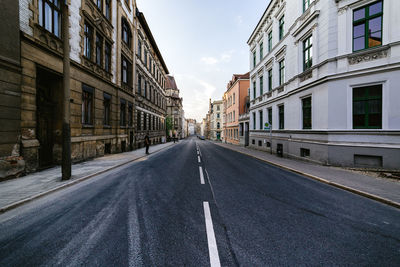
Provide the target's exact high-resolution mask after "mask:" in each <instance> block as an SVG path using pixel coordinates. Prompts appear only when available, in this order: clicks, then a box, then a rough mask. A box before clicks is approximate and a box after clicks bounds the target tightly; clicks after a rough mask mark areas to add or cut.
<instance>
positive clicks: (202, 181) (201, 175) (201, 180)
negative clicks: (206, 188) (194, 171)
mask: <svg viewBox="0 0 400 267" xmlns="http://www.w3.org/2000/svg"><path fill="white" fill-rule="evenodd" d="M199 171H200V182H201V184H204V175H203V169H202V168H201V166H199Z"/></svg>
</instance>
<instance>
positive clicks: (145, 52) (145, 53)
mask: <svg viewBox="0 0 400 267" xmlns="http://www.w3.org/2000/svg"><path fill="white" fill-rule="evenodd" d="M144 65H145V66H146V68H147V50H146V48H145V49H144Z"/></svg>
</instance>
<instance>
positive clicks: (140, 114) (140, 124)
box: [136, 111, 142, 131]
mask: <svg viewBox="0 0 400 267" xmlns="http://www.w3.org/2000/svg"><path fill="white" fill-rule="evenodd" d="M136 124H137V130H138V131H141V130H142V112H140V111H138V113H137V118H136Z"/></svg>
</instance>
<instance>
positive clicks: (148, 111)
mask: <svg viewBox="0 0 400 267" xmlns="http://www.w3.org/2000/svg"><path fill="white" fill-rule="evenodd" d="M136 20H137V29H136V30H137V34H136V47H137V49H136V52H135V55H136V56H135V57H136V60H135V63H136V72H135V73H136V105H135V114H136V116H135V117H136V120H135V121H136V135H135V139H136V140H135V143H136V147H137V148H140V147H143V146H144V137H145V136H146V134H147V135H148V136H149V138H150V143H151V144H159V143H164V142H165V141H166V132H165V119H166V115H167V93H166V84H167V79H168V78H167V75H168V73H169V71H168V68H167V66H166V64H165V62H164V59H163V57H162V55H161V52H160V50H159V49H158V46H157V43H156V41H155V39H154V37H153V34H152V33H151V30H150V28H149V26H148V24H147V21H146V18H145V16H144V14H143V13H142V12H140V11H139V10H138V9H137V10H136Z"/></svg>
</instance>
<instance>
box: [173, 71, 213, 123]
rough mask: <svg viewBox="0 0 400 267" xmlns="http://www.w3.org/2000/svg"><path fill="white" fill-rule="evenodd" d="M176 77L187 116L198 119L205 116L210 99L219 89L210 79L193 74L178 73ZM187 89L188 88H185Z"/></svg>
mask: <svg viewBox="0 0 400 267" xmlns="http://www.w3.org/2000/svg"><path fill="white" fill-rule="evenodd" d="M175 79H176V81H177V84H178V87H179V88H183V89H181V90H180V96H181V97H183V109H184V110H185V117H186V118H193V119H196V120H197V121H201V119H202V118H203V117H204V116H205V114H206V113H207V111H208V101H209V97H211V96H212V95H213V94H214V93H215V92H216V90H217V88H216V87H215V86H213V85H212V84H211V83H209V82H208V81H205V80H203V79H200V78H198V77H196V76H193V75H183V74H176V75H175ZM185 89H186V90H185Z"/></svg>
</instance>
